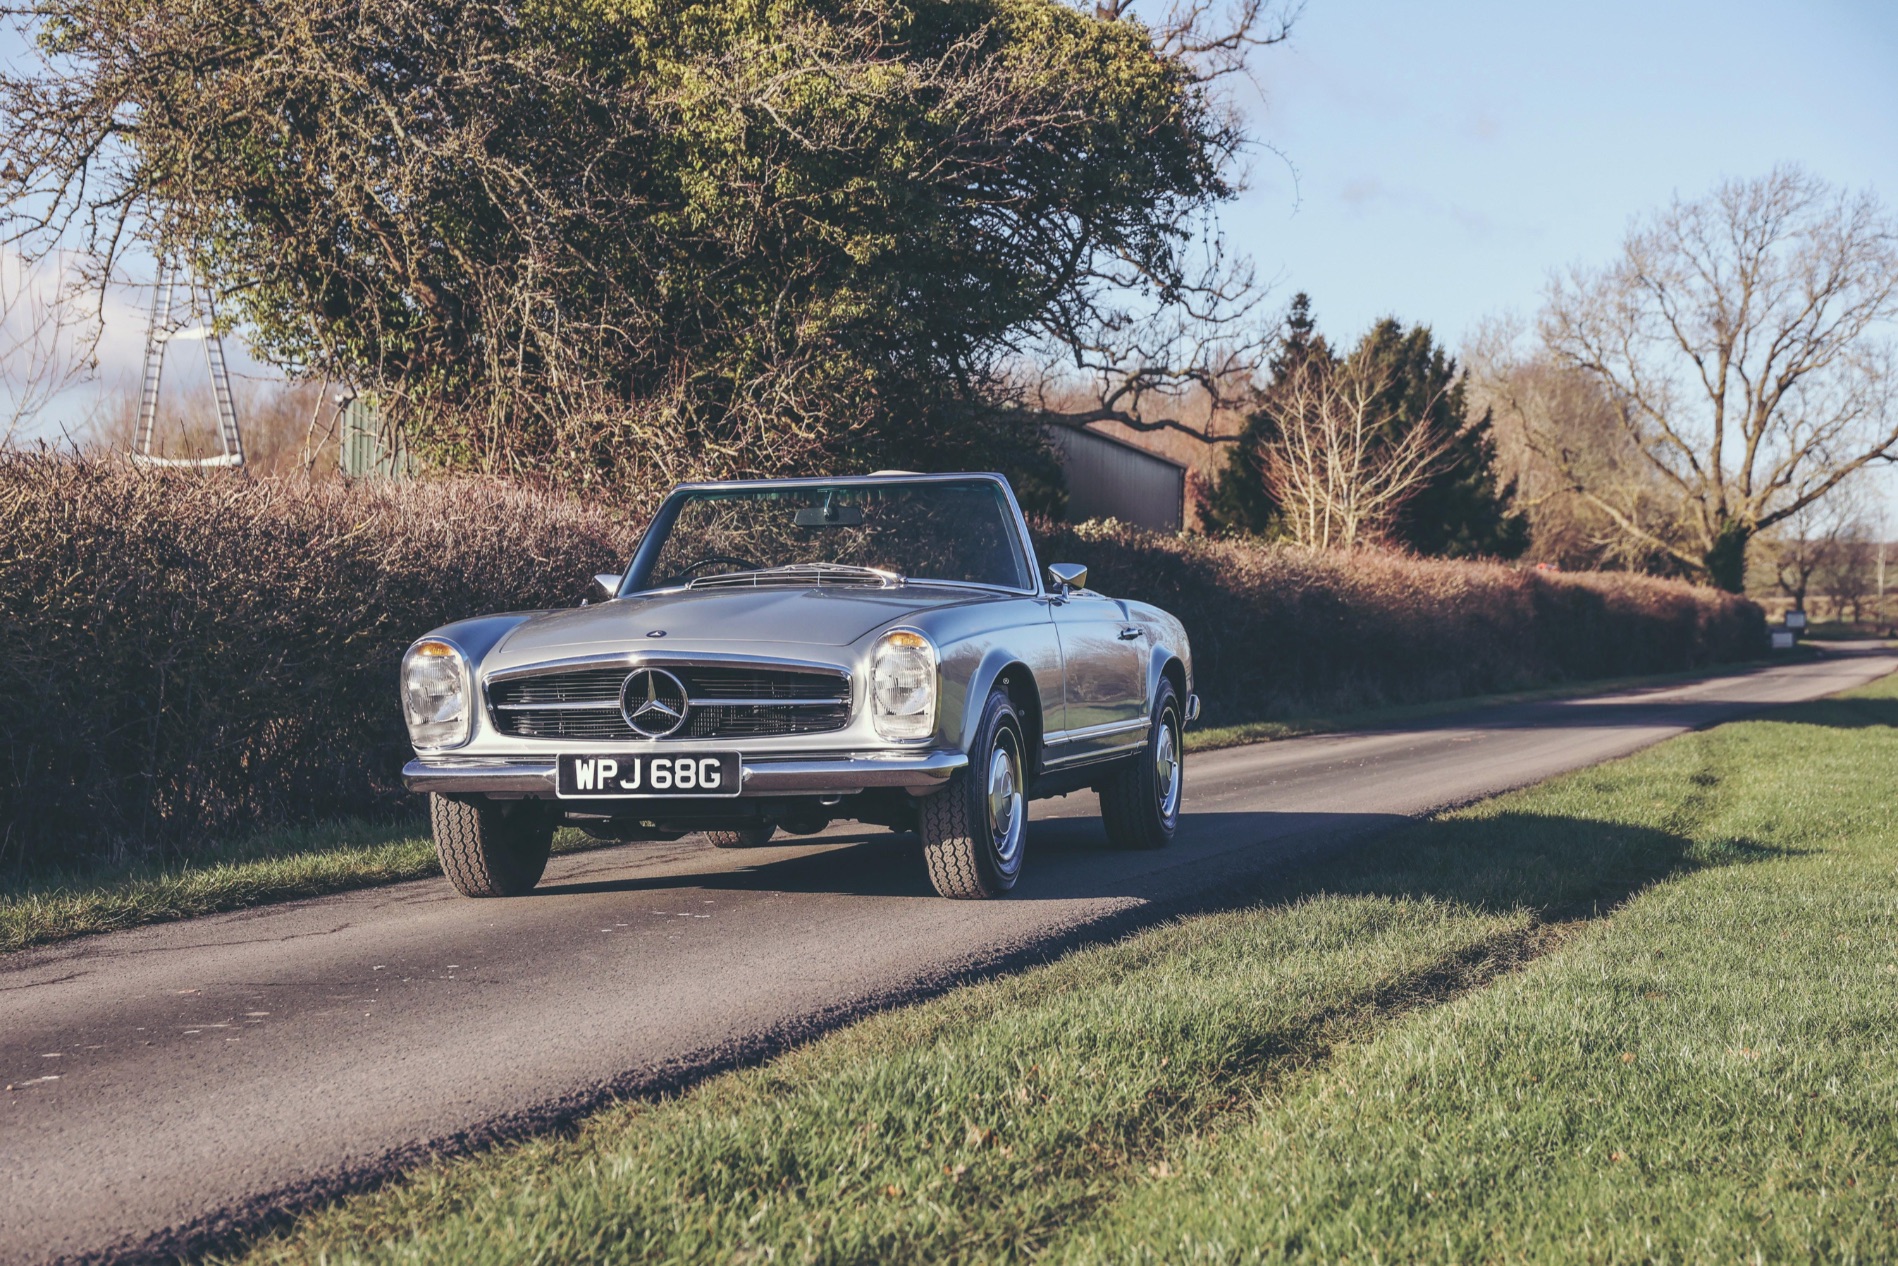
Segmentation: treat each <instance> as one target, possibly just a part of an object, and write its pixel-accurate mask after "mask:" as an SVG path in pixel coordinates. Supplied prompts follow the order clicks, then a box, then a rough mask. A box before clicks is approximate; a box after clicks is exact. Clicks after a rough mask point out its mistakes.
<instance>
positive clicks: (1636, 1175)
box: [247, 679, 1898, 1262]
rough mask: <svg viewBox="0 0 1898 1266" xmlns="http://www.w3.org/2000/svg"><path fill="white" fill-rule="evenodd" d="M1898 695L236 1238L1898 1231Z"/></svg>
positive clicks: (1499, 817) (1526, 795) (1095, 1253)
mask: <svg viewBox="0 0 1898 1266" xmlns="http://www.w3.org/2000/svg"><path fill="white" fill-rule="evenodd" d="M1895 727H1898V679H1887V680H1886V681H1884V682H1881V683H1878V684H1877V685H1874V686H1872V687H1870V688H1867V689H1866V690H1863V691H1860V692H1857V693H1856V694H1854V695H1853V696H1851V697H1847V698H1842V699H1837V700H1830V701H1823V702H1819V703H1814V704H1808V705H1802V706H1799V707H1795V708H1789V709H1785V710H1782V711H1780V712H1777V713H1774V714H1772V715H1771V716H1770V717H1768V718H1766V719H1761V720H1755V721H1747V722H1739V723H1734V724H1730V725H1726V726H1722V727H1719V728H1717V729H1714V730H1711V731H1707V732H1704V733H1698V734H1692V735H1688V736H1685V737H1682V738H1679V739H1675V740H1673V741H1671V742H1668V743H1666V744H1663V745H1661V746H1659V747H1656V748H1653V749H1650V750H1649V751H1647V752H1645V753H1642V754H1640V755H1638V756H1635V757H1632V758H1630V759H1627V760H1623V761H1619V762H1615V763H1612V764H1609V765H1605V766H1601V767H1598V768H1595V769H1592V770H1588V771H1585V772H1582V773H1578V774H1575V775H1571V776H1567V777H1564V778H1560V779H1557V780H1554V781H1552V782H1550V783H1547V784H1544V785H1542V786H1540V787H1536V788H1532V789H1530V790H1527V791H1524V792H1520V793H1517V794H1514V795H1509V796H1504V797H1501V798H1498V799H1496V800H1493V801H1489V802H1486V803H1484V804H1482V805H1479V806H1476V807H1474V808H1472V809H1469V810H1466V811H1463V812H1459V813H1455V814H1450V815H1446V816H1444V817H1442V818H1440V819H1437V820H1434V821H1431V822H1427V823H1422V824H1419V825H1417V826H1415V827H1412V828H1406V829H1404V830H1401V831H1398V832H1395V833H1392V834H1390V835H1387V836H1385V837H1382V838H1381V839H1379V840H1377V841H1373V842H1371V843H1369V844H1367V845H1365V846H1362V847H1359V848H1355V849H1353V850H1352V851H1351V852H1350V853H1349V854H1348V856H1346V857H1344V858H1341V859H1339V860H1338V861H1336V862H1333V863H1330V864H1321V865H1318V866H1315V867H1313V868H1311V869H1308V870H1306V871H1303V872H1301V873H1299V874H1297V875H1294V876H1292V877H1290V878H1289V879H1288V880H1287V881H1286V883H1285V886H1284V890H1283V893H1282V895H1281V897H1280V899H1277V900H1274V901H1273V902H1271V903H1269V904H1266V905H1261V906H1257V907H1254V908H1250V909H1246V910H1243V911H1239V912H1235V913H1228V914H1219V915H1212V916H1206V917H1201V918H1193V919H1187V920H1183V921H1180V922H1177V923H1173V924H1170V925H1167V926H1164V927H1160V928H1156V929H1154V930H1151V931H1148V932H1145V933H1142V934H1140V935H1137V936H1134V937H1131V938H1129V939H1127V940H1125V941H1123V942H1120V943H1117V944H1114V945H1111V946H1106V947H1100V948H1095V949H1090V950H1084V951H1080V952H1077V953H1074V954H1071V955H1068V956H1066V957H1064V958H1062V959H1061V960H1060V961H1058V962H1055V963H1053V964H1051V965H1049V966H1046V967H1043V968H1040V969H1036V970H1033V971H1029V972H1026V973H1023V974H1021V975H1018V976H1014V977H1010V978H1006V979H1000V980H996V981H993V982H989V983H985V984H981V985H978V986H973V987H970V988H965V989H961V990H957V991H955V992H953V993H950V994H948V995H945V996H944V997H942V998H940V999H937V1000H935V1001H933V1002H930V1003H926V1004H923V1005H920V1006H916V1007H911V1008H906V1009H903V1010H900V1011H895V1012H891V1013H889V1014H886V1015H883V1016H880V1017H877V1018H875V1019H872V1020H870V1021H867V1022H865V1023H862V1024H859V1025H856V1026H854V1027H852V1028H850V1029H848V1030H845V1031H843V1032H840V1033H838V1034H836V1035H834V1036H832V1037H830V1038H827V1039H824V1040H822V1041H819V1042H816V1043H814V1044H812V1045H811V1046H809V1047H806V1048H803V1049H801V1050H799V1051H797V1052H795V1053H793V1054H790V1055H788V1056H785V1057H783V1058H781V1059H778V1060H775V1061H773V1062H772V1063H770V1064H768V1065H766V1066H764V1067H761V1068H757V1069H752V1070H747V1071H743V1072H739V1073H733V1074H729V1075H726V1076H722V1077H719V1078H716V1079H714V1080H712V1081H710V1082H707V1083H706V1084H704V1085H702V1086H700V1087H699V1088H697V1089H696V1090H693V1091H691V1092H688V1093H686V1094H684V1095H681V1096H678V1097H676V1098H673V1099H669V1100H665V1101H662V1102H657V1103H653V1102H636V1103H628V1104H625V1105H623V1106H621V1107H618V1108H614V1109H611V1110H608V1111H605V1112H602V1113H600V1114H598V1115H596V1116H595V1117H593V1118H591V1119H590V1120H589V1121H587V1122H586V1123H584V1124H583V1125H582V1127H581V1128H579V1129H578V1130H577V1131H575V1132H574V1133H573V1134H571V1135H569V1136H563V1137H555V1138H546V1139H541V1140H538V1141H534V1142H529V1143H525V1144H519V1145H513V1146H507V1147H502V1148H497V1149H495V1150H493V1151H490V1152H487V1153H484V1154H481V1155H477V1156H473V1157H469V1158H465V1159H461V1160H456V1161H450V1162H445V1163H442V1164H439V1165H433V1166H427V1167H424V1168H422V1169H420V1170H417V1171H415V1172H414V1173H412V1174H411V1175H409V1176H408V1177H407V1178H405V1179H402V1180H400V1181H397V1182H395V1183H392V1184H391V1185H389V1186H388V1187H386V1188H384V1189H382V1190H380V1191H378V1192H375V1193H372V1194H368V1195H364V1196H360V1197H355V1198H352V1199H349V1200H345V1201H343V1202H341V1203H340V1204H338V1205H336V1206H335V1207H333V1208H330V1209H327V1210H324V1211H320V1212H318V1213H315V1214H312V1215H310V1216H307V1217H305V1218H303V1219H302V1220H300V1221H299V1222H297V1223H296V1224H294V1225H292V1226H291V1227H289V1228H287V1229H285V1230H282V1231H280V1232H277V1233H275V1234H272V1235H270V1236H268V1237H267V1238H265V1239H263V1240H261V1241H260V1242H258V1243H256V1244H254V1245H253V1246H251V1248H250V1249H249V1250H248V1253H247V1259H248V1260H253V1261H280V1260H281V1261H306V1262H318V1261H331V1262H333V1261H355V1260H370V1261H402V1262H490V1261H491V1262H516V1261H524V1260H542V1261H579V1260H611V1261H651V1262H684V1261H701V1260H718V1261H748V1262H749V1261H759V1262H762V1261H779V1262H789V1261H800V1262H801V1261H823V1262H875V1261H971V1262H973V1261H1011V1260H1037V1261H1042V1260H1046V1261H1062V1262H1093V1261H1103V1262H1104V1261H1115V1262H1122V1261H1154V1262H1188V1261H1221V1262H1223V1261H1248V1260H1274V1261H1276V1260H1297V1261H1345V1260H1351V1261H1387V1262H1388V1261H1418V1260H1423V1261H1444V1262H1460V1261H1469V1260H1507V1261H1560V1262H1567V1261H1575V1260H1590V1261H1618V1260H1643V1261H1670V1262H1673V1261H1707V1260H1725V1261H1735V1260H1738V1261H1756V1260H1771V1261H1781V1260H1788V1259H1798V1260H1826V1261H1889V1260H1893V1259H1895V1258H1898V1181H1895V1178H1898V1119H1894V1116H1893V1113H1892V1111H1891V1104H1892V1103H1893V1102H1895V1101H1898V1049H1894V1047H1893V1045H1892V1043H1891V1040H1890V1037H1891V1034H1892V1033H1893V1032H1894V1031H1898V917H1895V916H1898V836H1895V835H1894V833H1893V831H1892V829H1891V826H1890V805H1891V803H1892V801H1893V798H1894V795H1895V794H1898V728H1895Z"/></svg>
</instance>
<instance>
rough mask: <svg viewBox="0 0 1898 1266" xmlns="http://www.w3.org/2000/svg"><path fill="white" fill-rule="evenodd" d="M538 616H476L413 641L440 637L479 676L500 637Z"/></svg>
mask: <svg viewBox="0 0 1898 1266" xmlns="http://www.w3.org/2000/svg"><path fill="white" fill-rule="evenodd" d="M540 614H542V612H539V611H508V612H505V613H503V614H501V615H478V616H474V617H473V618H471V619H467V620H456V621H455V622H454V623H453V624H444V625H442V626H441V627H440V628H438V629H431V630H430V631H429V632H428V633H426V634H424V635H423V636H422V637H418V638H416V639H415V640H416V641H417V642H420V641H425V640H427V639H428V638H431V637H433V638H440V639H441V640H442V641H444V642H447V643H449V644H450V645H451V646H454V647H455V648H456V649H457V650H459V651H460V652H461V653H462V654H463V655H465V656H467V658H468V667H469V668H471V669H473V670H474V671H476V672H477V673H478V672H480V670H481V661H482V660H483V659H486V658H487V655H488V652H489V651H491V650H493V649H494V648H495V647H496V646H497V645H499V644H500V641H501V639H502V638H504V637H506V636H507V635H508V634H509V633H512V632H513V631H514V630H515V629H517V628H519V627H520V626H521V625H523V624H525V623H527V621H529V620H531V619H533V618H534V617H535V616H537V615H540ZM411 645H413V643H411Z"/></svg>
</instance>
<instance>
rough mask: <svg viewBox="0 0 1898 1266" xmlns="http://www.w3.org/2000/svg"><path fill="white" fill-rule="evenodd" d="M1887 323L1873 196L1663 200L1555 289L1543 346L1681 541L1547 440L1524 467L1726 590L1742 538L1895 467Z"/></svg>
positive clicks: (1880, 233)
mask: <svg viewBox="0 0 1898 1266" xmlns="http://www.w3.org/2000/svg"><path fill="white" fill-rule="evenodd" d="M1894 322H1898V229H1895V228H1894V225H1893V222H1892V219H1891V217H1890V216H1889V215H1888V214H1887V213H1886V211H1885V209H1884V207H1883V205H1882V204H1881V203H1880V202H1879V200H1878V199H1877V198H1876V196H1874V195H1873V194H1871V193H1869V192H1865V193H1858V194H1853V193H1849V192H1846V191H1843V190H1839V189H1835V188H1834V187H1832V186H1830V185H1828V184H1826V183H1825V182H1824V181H1821V180H1819V179H1817V178H1815V177H1813V176H1811V175H1808V174H1807V173H1805V172H1803V171H1800V170H1798V169H1796V168H1790V167H1782V168H1779V169H1777V170H1775V171H1774V172H1773V173H1772V174H1770V175H1768V176H1766V177H1764V178H1762V179H1758V180H1745V181H1729V182H1727V183H1725V184H1722V185H1721V186H1719V187H1718V188H1717V189H1716V190H1715V191H1714V192H1713V193H1712V195H1710V196H1709V197H1707V198H1704V199H1701V200H1699V201H1695V202H1683V201H1681V200H1679V199H1676V200H1675V202H1674V203H1673V204H1672V205H1671V206H1669V207H1668V208H1667V209H1666V210H1664V211H1662V212H1660V213H1659V214H1657V215H1655V216H1653V217H1651V218H1650V219H1648V220H1647V221H1645V222H1643V223H1640V224H1637V225H1636V226H1635V227H1634V228H1633V229H1632V230H1631V231H1630V233H1629V234H1628V237H1627V239H1626V240H1625V242H1624V243H1623V245H1622V249H1621V254H1620V257H1619V258H1618V259H1616V260H1615V261H1614V262H1613V263H1611V264H1609V265H1608V266H1607V267H1605V268H1602V269H1596V270H1590V269H1576V270H1573V271H1571V272H1570V273H1569V274H1568V275H1567V276H1566V277H1558V278H1557V279H1555V280H1554V281H1553V282H1552V283H1551V285H1550V289H1549V294H1548V302H1547V305H1546V307H1545V309H1544V311H1543V314H1542V320H1541V333H1542V337H1543V341H1544V343H1545V345H1546V347H1547V349H1548V351H1549V353H1550V354H1551V355H1552V356H1553V357H1554V358H1555V359H1556V361H1557V362H1558V363H1560V364H1563V365H1567V366H1572V367H1574V368H1577V369H1580V370H1583V371H1585V372H1586V373H1588V374H1590V375H1592V376H1593V377H1594V378H1595V379H1597V380H1598V381H1599V382H1600V383H1601V385H1602V386H1603V388H1604V389H1605V390H1606V391H1607V392H1608V393H1609V396H1610V397H1611V398H1612V400H1613V401H1614V407H1615V412H1616V423H1617V426H1618V429H1619V431H1620V432H1621V434H1622V435H1624V436H1625V437H1626V438H1627V440H1628V441H1629V442H1630V443H1631V444H1632V446H1633V448H1634V450H1635V451H1636V452H1637V453H1638V454H1639V456H1640V458H1641V460H1642V461H1643V463H1645V465H1646V466H1647V468H1648V469H1649V471H1650V472H1651V473H1652V475H1653V477H1654V479H1655V480H1656V481H1658V484H1659V486H1661V487H1662V488H1664V489H1665V490H1666V492H1667V495H1668V497H1669V499H1670V501H1671V502H1672V509H1673V513H1672V514H1671V515H1669V516H1668V519H1669V520H1670V522H1671V523H1672V524H1673V525H1675V526H1676V527H1677V528H1678V531H1679V533H1680V535H1679V536H1678V537H1673V536H1670V535H1669V534H1665V533H1662V532H1658V531H1656V530H1655V529H1654V528H1653V526H1652V525H1651V524H1650V523H1649V522H1648V521H1647V520H1646V517H1645V516H1644V515H1643V514H1642V513H1641V512H1640V509H1639V507H1637V506H1635V505H1633V504H1630V503H1629V501H1628V500H1627V494H1628V491H1629V489H1630V487H1641V488H1645V486H1646V485H1644V484H1630V483H1629V482H1628V481H1618V482H1617V481H1607V482H1604V481H1603V480H1601V479H1600V478H1599V476H1598V474H1596V473H1594V472H1591V471H1590V469H1589V468H1588V466H1587V464H1586V463H1585V462H1581V461H1577V460H1575V459H1574V456H1573V450H1572V449H1571V448H1570V447H1568V446H1565V445H1563V443H1562V437H1561V436H1560V434H1559V433H1558V434H1555V435H1539V436H1537V437H1536V440H1537V444H1538V448H1539V451H1540V452H1542V453H1543V454H1544V455H1545V456H1547V457H1548V458H1549V460H1550V461H1551V462H1552V463H1553V465H1554V466H1555V468H1556V469H1557V470H1559V471H1561V472H1562V474H1563V476H1564V477H1565V478H1566V479H1567V480H1568V481H1569V483H1570V486H1571V488H1572V489H1573V491H1574V493H1575V495H1577V496H1579V497H1581V498H1583V499H1584V500H1586V501H1587V502H1588V503H1589V504H1591V505H1592V506H1593V507H1595V508H1596V509H1597V510H1598V511H1599V512H1600V513H1601V514H1602V515H1603V516H1604V517H1605V518H1607V519H1608V520H1609V521H1610V522H1612V523H1613V524H1614V525H1615V526H1616V527H1617V528H1618V529H1619V530H1620V531H1622V532H1625V533H1627V534H1629V535H1631V536H1633V537H1636V538H1637V539H1639V540H1642V541H1644V542H1645V543H1646V544H1647V545H1648V546H1649V547H1650V548H1652V549H1653V550H1655V551H1656V552H1658V553H1661V554H1665V555H1667V556H1670V557H1672V558H1673V559H1675V560H1676V561H1677V562H1678V563H1680V564H1681V565H1682V566H1684V567H1686V568H1688V569H1690V570H1691V571H1692V572H1694V573H1696V574H1699V575H1702V576H1705V577H1706V578H1708V579H1709V580H1711V581H1713V582H1714V583H1715V584H1718V585H1720V586H1721V587H1723V588H1726V589H1730V590H1736V591H1737V590H1738V589H1739V588H1740V587H1741V586H1742V585H1743V583H1744V579H1745V570H1746V552H1747V546H1748V543H1749V542H1750V541H1751V540H1752V539H1753V537H1754V536H1756V535H1757V534H1759V533H1760V532H1762V531H1764V530H1766V529H1768V528H1770V527H1772V526H1773V525H1775V524H1777V523H1780V522H1782V521H1783V520H1785V519H1786V518H1787V517H1788V516H1790V515H1793V514H1796V513H1798V512H1799V510H1800V509H1801V508H1803V507H1805V506H1808V505H1810V504H1812V503H1813V502H1815V501H1817V500H1818V499H1820V498H1822V497H1824V496H1826V495H1827V494H1829V493H1831V492H1832V491H1833V490H1834V489H1835V488H1837V487H1838V486H1839V484H1840V483H1841V482H1842V481H1843V480H1845V479H1846V478H1847V477H1848V476H1850V475H1851V474H1852V473H1853V472H1854V471H1857V470H1860V469H1862V468H1864V467H1865V466H1867V465H1868V464H1870V463H1872V462H1876V461H1893V460H1898V416H1895V413H1898V410H1894V399H1895V396H1898V358H1895V357H1894V352H1893V346H1892V331H1893V326H1894Z"/></svg>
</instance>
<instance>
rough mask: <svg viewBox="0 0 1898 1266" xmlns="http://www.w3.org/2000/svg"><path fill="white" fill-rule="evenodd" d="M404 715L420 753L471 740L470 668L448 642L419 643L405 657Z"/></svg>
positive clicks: (403, 664)
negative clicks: (469, 734) (469, 729)
mask: <svg viewBox="0 0 1898 1266" xmlns="http://www.w3.org/2000/svg"><path fill="white" fill-rule="evenodd" d="M402 716H403V719H404V720H406V721H407V722H408V723H409V741H410V742H412V743H414V744H415V746H416V748H417V749H418V750H429V749H438V748H443V747H459V746H460V745H461V744H463V743H466V742H467V741H468V722H469V716H470V712H469V707H468V666H467V663H466V661H464V660H463V659H462V657H461V652H460V651H458V650H456V649H455V648H454V647H453V646H450V645H449V644H448V643H447V642H440V641H436V640H435V639H433V638H429V639H427V640H424V641H420V642H417V643H416V644H415V645H414V646H411V647H410V648H409V653H408V654H407V655H405V656H403V657H402Z"/></svg>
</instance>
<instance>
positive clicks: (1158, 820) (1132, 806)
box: [1100, 677, 1186, 848]
mask: <svg viewBox="0 0 1898 1266" xmlns="http://www.w3.org/2000/svg"><path fill="white" fill-rule="evenodd" d="M1157 693H1158V698H1156V699H1155V700H1154V701H1153V728H1152V729H1150V730H1149V731H1148V732H1147V746H1146V747H1145V748H1144V749H1143V750H1142V751H1141V753H1140V755H1138V756H1136V757H1134V759H1133V760H1131V761H1129V762H1127V764H1126V765H1125V766H1123V767H1122V768H1121V769H1120V770H1118V771H1117V772H1116V773H1115V774H1114V776H1113V777H1112V778H1111V779H1110V780H1108V781H1107V782H1105V783H1103V784H1101V789H1100V791H1101V823H1102V825H1104V826H1105V827H1106V828H1107V838H1108V839H1109V840H1110V841H1112V842H1113V844H1114V846H1115V847H1116V848H1165V847H1166V846H1167V845H1168V844H1171V843H1172V842H1173V832H1174V829H1175V828H1176V827H1178V826H1179V824H1180V801H1181V799H1182V798H1183V797H1184V795H1185V792H1186V751H1185V748H1184V746H1183V745H1182V744H1181V742H1180V696H1179V692H1178V691H1177V690H1175V689H1174V687H1173V683H1172V682H1171V681H1169V680H1167V679H1166V678H1165V677H1162V678H1160V689H1159V691H1158V692H1157Z"/></svg>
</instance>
